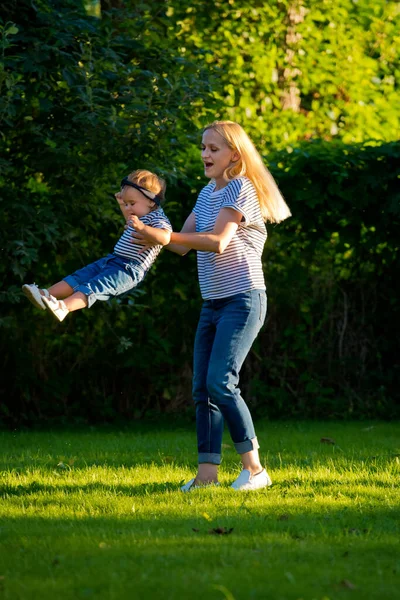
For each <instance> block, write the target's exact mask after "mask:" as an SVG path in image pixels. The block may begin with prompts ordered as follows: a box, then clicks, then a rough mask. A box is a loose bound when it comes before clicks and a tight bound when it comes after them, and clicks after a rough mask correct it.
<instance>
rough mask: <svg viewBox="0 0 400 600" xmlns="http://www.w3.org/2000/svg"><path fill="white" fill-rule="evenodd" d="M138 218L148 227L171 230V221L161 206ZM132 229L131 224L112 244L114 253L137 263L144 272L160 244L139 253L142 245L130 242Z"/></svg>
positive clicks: (152, 260) (157, 252)
mask: <svg viewBox="0 0 400 600" xmlns="http://www.w3.org/2000/svg"><path fill="white" fill-rule="evenodd" d="M140 220H141V221H142V222H143V223H144V224H145V225H149V226H150V227H157V228H159V229H166V230H167V231H172V226H171V223H170V222H169V219H168V217H167V216H166V214H165V213H164V211H163V209H162V208H158V209H157V210H153V211H151V212H149V213H148V214H147V215H144V217H140ZM132 231H134V228H133V227H132V225H129V227H128V229H125V231H124V233H123V234H122V235H121V237H120V238H119V240H118V242H117V243H116V244H115V246H114V254H116V255H117V256H122V257H123V258H128V259H129V260H130V261H133V262H135V263H137V265H138V267H139V268H140V269H142V270H143V271H144V272H146V271H148V270H149V269H150V267H151V265H152V264H153V262H154V261H155V260H156V258H157V256H158V254H159V253H160V251H161V248H162V246H161V245H158V246H153V247H152V248H148V249H147V250H145V251H144V252H143V253H142V254H139V252H140V250H141V249H142V247H141V246H139V245H137V244H133V243H132V237H131V234H132Z"/></svg>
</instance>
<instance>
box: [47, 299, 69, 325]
mask: <svg viewBox="0 0 400 600" xmlns="http://www.w3.org/2000/svg"><path fill="white" fill-rule="evenodd" d="M42 302H43V304H44V305H45V307H46V308H47V310H48V311H50V312H51V314H52V315H53V316H54V317H55V318H56V319H57V320H58V321H63V320H64V319H65V317H66V316H67V314H68V313H69V310H68V308H67V307H66V306H65V302H64V301H63V300H57V298H54V296H50V298H46V297H45V296H43V297H42Z"/></svg>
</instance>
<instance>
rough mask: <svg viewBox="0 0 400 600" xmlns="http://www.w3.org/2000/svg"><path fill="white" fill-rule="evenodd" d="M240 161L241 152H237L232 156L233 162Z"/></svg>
mask: <svg viewBox="0 0 400 600" xmlns="http://www.w3.org/2000/svg"><path fill="white" fill-rule="evenodd" d="M239 159H240V154H239V152H236V151H235V152H234V153H233V154H232V162H237V161H238V160H239Z"/></svg>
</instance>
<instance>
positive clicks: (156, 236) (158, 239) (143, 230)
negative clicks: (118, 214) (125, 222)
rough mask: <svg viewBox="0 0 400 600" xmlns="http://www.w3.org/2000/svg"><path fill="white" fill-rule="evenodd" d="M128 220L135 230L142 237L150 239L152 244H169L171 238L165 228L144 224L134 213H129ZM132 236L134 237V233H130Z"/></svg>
mask: <svg viewBox="0 0 400 600" xmlns="http://www.w3.org/2000/svg"><path fill="white" fill-rule="evenodd" d="M129 220H130V222H131V223H132V225H133V227H134V229H135V231H136V232H137V233H139V234H140V235H141V236H142V237H143V238H144V239H147V238H149V239H151V241H152V243H153V244H156V245H161V246H166V245H167V244H169V242H170V239H171V232H170V231H167V230H166V229H161V228H160V227H151V226H150V225H145V224H144V223H143V221H141V220H140V219H139V217H137V216H136V215H131V217H130V219H129ZM132 237H135V235H134V233H132Z"/></svg>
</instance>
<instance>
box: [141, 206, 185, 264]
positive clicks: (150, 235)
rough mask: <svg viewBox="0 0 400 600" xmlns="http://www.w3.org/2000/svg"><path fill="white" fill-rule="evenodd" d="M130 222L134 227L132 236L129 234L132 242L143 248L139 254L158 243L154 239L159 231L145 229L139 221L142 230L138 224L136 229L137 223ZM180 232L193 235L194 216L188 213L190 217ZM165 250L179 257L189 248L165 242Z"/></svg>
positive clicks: (150, 228) (151, 228)
mask: <svg viewBox="0 0 400 600" xmlns="http://www.w3.org/2000/svg"><path fill="white" fill-rule="evenodd" d="M130 221H131V222H132V225H133V226H134V227H135V231H132V234H131V236H132V242H133V243H134V244H139V245H140V246H143V249H142V250H141V252H143V251H144V250H146V249H147V248H151V247H152V246H154V245H156V244H159V243H160V242H158V241H157V239H156V237H155V232H156V231H159V230H156V229H155V228H154V227H146V226H144V225H143V223H141V221H140V222H139V223H141V225H143V228H142V227H141V225H140V224H139V225H138V227H136V226H135V223H137V221H135V223H134V222H133V219H130ZM145 227H146V229H145ZM181 231H182V233H183V232H185V233H193V232H195V231H196V215H195V214H194V213H193V212H192V213H190V215H189V216H188V218H187V219H186V221H185V223H184V225H183V227H182V229H181ZM168 234H169V232H168ZM165 248H166V249H167V250H170V251H171V252H174V253H175V254H180V255H181V256H184V255H185V254H187V253H188V252H189V250H190V248H187V247H186V246H181V245H179V244H169V243H168V242H167V245H166V246H165Z"/></svg>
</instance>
